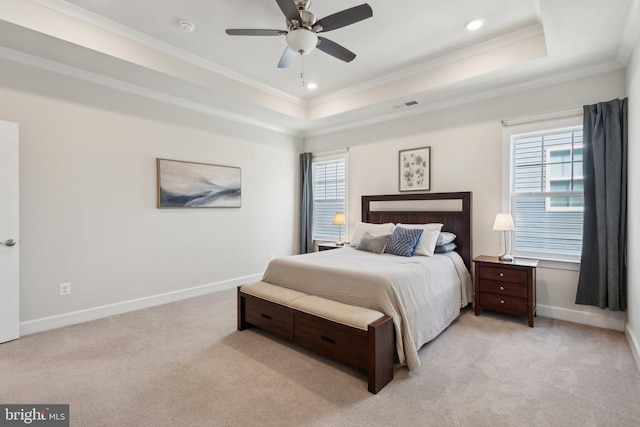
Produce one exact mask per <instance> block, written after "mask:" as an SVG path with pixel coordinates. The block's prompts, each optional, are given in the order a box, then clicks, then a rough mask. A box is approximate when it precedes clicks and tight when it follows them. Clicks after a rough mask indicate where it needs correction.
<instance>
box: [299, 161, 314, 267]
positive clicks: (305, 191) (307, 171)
mask: <svg viewBox="0 0 640 427" xmlns="http://www.w3.org/2000/svg"><path fill="white" fill-rule="evenodd" d="M312 160H313V153H302V154H300V183H301V188H300V190H301V191H300V253H303V254H306V253H309V252H313V237H312V225H313V172H312Z"/></svg>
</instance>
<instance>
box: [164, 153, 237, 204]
mask: <svg viewBox="0 0 640 427" xmlns="http://www.w3.org/2000/svg"><path fill="white" fill-rule="evenodd" d="M157 164H158V208H239V207H241V206H242V192H241V185H240V183H241V179H240V178H241V175H240V168H238V167H232V166H219V165H211V164H206V163H196V162H184V161H179V160H167V159H157Z"/></svg>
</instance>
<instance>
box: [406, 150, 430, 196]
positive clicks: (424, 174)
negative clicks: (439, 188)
mask: <svg viewBox="0 0 640 427" xmlns="http://www.w3.org/2000/svg"><path fill="white" fill-rule="evenodd" d="M399 162H400V164H399V171H400V175H399V182H400V191H429V190H431V147H422V148H413V149H410V150H402V151H400V153H399Z"/></svg>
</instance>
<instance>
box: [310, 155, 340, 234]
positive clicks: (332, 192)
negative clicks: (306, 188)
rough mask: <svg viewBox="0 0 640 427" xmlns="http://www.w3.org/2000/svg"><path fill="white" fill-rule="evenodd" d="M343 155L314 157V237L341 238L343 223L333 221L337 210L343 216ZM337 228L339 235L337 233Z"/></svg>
mask: <svg viewBox="0 0 640 427" xmlns="http://www.w3.org/2000/svg"><path fill="white" fill-rule="evenodd" d="M346 198H347V160H346V154H344V155H341V156H331V158H326V157H322V156H318V157H317V158H314V160H313V232H312V233H313V240H325V241H327V240H328V241H337V240H338V239H340V240H344V237H345V235H346V226H344V225H343V226H341V227H338V226H337V225H334V224H333V217H334V215H335V214H336V212H344V213H345V215H346V213H347V212H346ZM339 231H340V234H341V235H340V236H338V232H339Z"/></svg>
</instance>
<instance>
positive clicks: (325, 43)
mask: <svg viewBox="0 0 640 427" xmlns="http://www.w3.org/2000/svg"><path fill="white" fill-rule="evenodd" d="M317 47H318V49H320V50H321V51H323V52H324V53H328V54H329V55H331V56H333V57H335V58H338V59H340V60H342V61H344V62H351V61H353V60H354V59H355V57H356V54H355V53H353V52H351V51H350V50H348V49H346V48H344V47H342V46H340V45H339V44H338V43H336V42H332V41H331V40H329V39H325V38H324V37H318V46H317Z"/></svg>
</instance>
